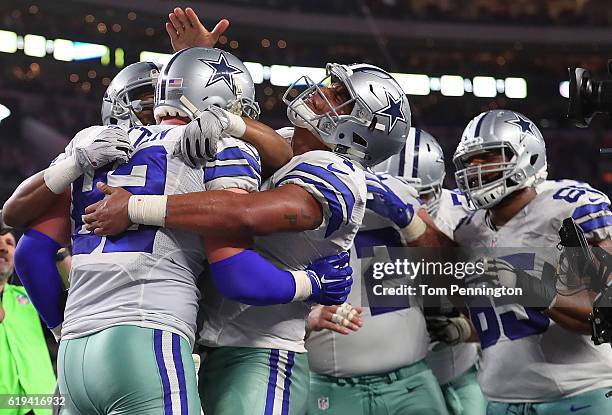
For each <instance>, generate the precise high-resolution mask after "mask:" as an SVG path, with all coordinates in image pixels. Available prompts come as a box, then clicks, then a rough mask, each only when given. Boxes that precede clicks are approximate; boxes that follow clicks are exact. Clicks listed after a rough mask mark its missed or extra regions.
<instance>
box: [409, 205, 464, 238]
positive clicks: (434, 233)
mask: <svg viewBox="0 0 612 415" xmlns="http://www.w3.org/2000/svg"><path fill="white" fill-rule="evenodd" d="M417 214H418V216H419V218H421V219H422V220H423V222H425V225H427V228H426V229H425V232H424V233H423V234H422V235H421V236H419V237H418V238H417V239H416V240H414V241H413V242H411V243H410V244H408V245H409V246H414V247H451V246H457V245H456V244H455V242H454V241H453V240H451V239H450V238H449V237H448V236H446V235H445V234H444V233H443V232H442V231H441V230H439V229H438V227H437V226H436V224H435V223H434V221H433V219H432V217H431V216H429V213H427V210H425V209H419V211H418V213H417Z"/></svg>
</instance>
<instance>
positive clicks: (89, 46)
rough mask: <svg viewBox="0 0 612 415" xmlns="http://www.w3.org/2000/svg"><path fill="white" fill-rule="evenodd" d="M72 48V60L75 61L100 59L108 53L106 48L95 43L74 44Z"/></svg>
mask: <svg viewBox="0 0 612 415" xmlns="http://www.w3.org/2000/svg"><path fill="white" fill-rule="evenodd" d="M72 46H73V48H72V59H73V60H75V61H84V60H87V59H95V58H101V57H102V56H104V55H106V54H107V53H108V46H104V45H98V44H97V43H85V42H74V43H73V44H72Z"/></svg>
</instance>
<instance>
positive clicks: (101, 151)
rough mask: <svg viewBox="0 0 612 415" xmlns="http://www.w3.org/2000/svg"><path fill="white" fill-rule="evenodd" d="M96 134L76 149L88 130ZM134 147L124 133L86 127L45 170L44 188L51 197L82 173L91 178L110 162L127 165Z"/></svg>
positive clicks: (113, 128)
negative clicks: (95, 131) (49, 191)
mask: <svg viewBox="0 0 612 415" xmlns="http://www.w3.org/2000/svg"><path fill="white" fill-rule="evenodd" d="M94 128H95V129H96V130H97V133H96V135H95V137H94V140H93V142H91V143H90V144H87V145H81V146H79V144H78V142H77V141H80V140H81V139H82V137H83V134H87V131H89V132H92V134H93V130H91V129H94ZM133 152H134V147H133V146H132V145H131V144H130V141H129V138H128V133H127V131H124V130H123V129H121V128H120V127H117V126H107V127H90V129H87V130H83V131H81V132H79V133H78V134H77V135H76V136H75V137H74V138H73V140H72V141H71V142H70V143H69V144H68V146H67V147H66V152H65V153H64V154H63V155H60V157H58V158H57V159H56V160H55V162H54V163H53V164H52V165H51V166H50V167H48V168H47V169H46V170H45V173H44V180H45V184H46V185H47V187H48V188H49V190H51V191H52V192H53V193H55V194H60V193H62V192H63V191H64V190H65V189H66V188H67V187H68V186H70V184H71V183H72V182H73V181H75V180H76V179H77V178H79V177H80V176H81V175H82V174H83V173H87V174H91V175H93V172H94V170H95V169H97V168H99V167H102V166H104V165H106V164H109V163H112V162H120V163H125V162H127V161H128V160H129V159H130V157H131V155H132V153H133Z"/></svg>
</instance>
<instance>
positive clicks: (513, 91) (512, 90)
mask: <svg viewBox="0 0 612 415" xmlns="http://www.w3.org/2000/svg"><path fill="white" fill-rule="evenodd" d="M505 85H506V96H507V97H508V98H527V81H525V79H523V78H506V80H505Z"/></svg>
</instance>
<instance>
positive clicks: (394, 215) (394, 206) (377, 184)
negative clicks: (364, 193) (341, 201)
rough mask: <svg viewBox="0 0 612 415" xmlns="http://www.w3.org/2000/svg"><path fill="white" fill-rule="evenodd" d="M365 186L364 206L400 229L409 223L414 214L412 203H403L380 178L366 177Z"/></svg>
mask: <svg viewBox="0 0 612 415" xmlns="http://www.w3.org/2000/svg"><path fill="white" fill-rule="evenodd" d="M367 186H368V193H369V195H368V200H367V202H366V208H368V209H370V210H372V211H374V212H375V213H377V214H379V215H380V216H382V217H384V218H387V219H389V220H390V221H391V222H393V223H394V224H396V225H397V226H398V227H399V228H400V229H402V228H405V227H406V226H408V225H409V224H410V222H411V221H412V217H413V216H414V208H413V207H412V205H410V204H406V203H404V202H403V201H402V199H400V198H399V196H398V195H396V194H395V193H393V190H391V189H390V188H389V186H387V185H385V184H384V183H383V182H382V181H380V180H377V181H374V180H370V178H369V177H368V180H367ZM370 195H371V197H370Z"/></svg>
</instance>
